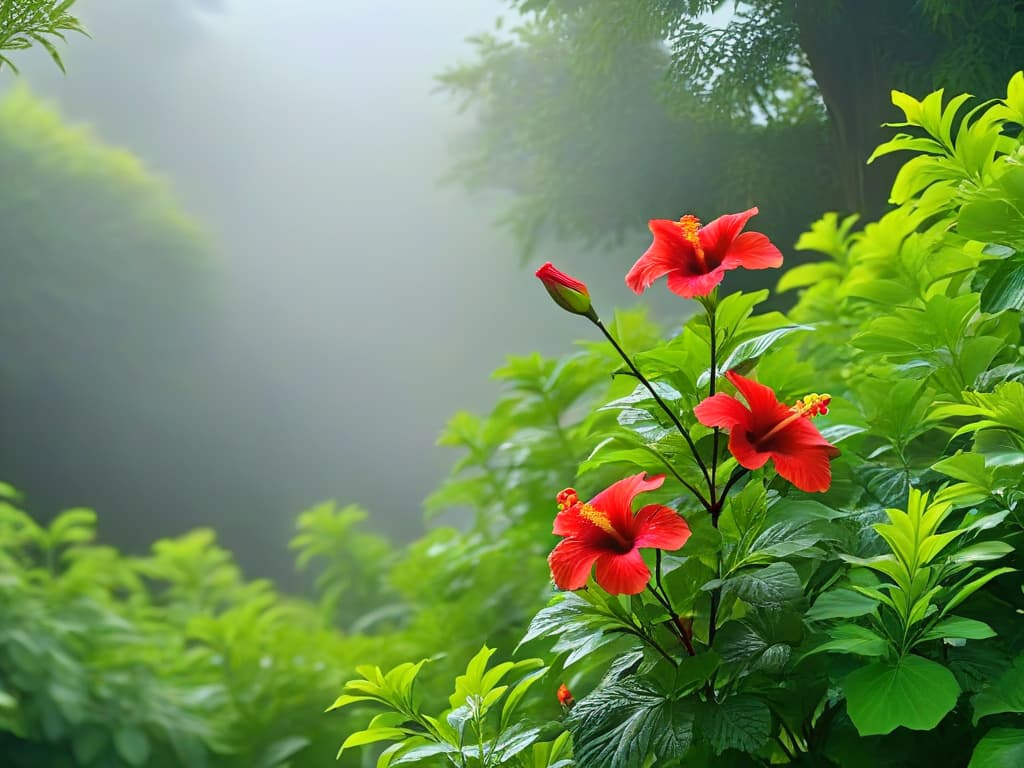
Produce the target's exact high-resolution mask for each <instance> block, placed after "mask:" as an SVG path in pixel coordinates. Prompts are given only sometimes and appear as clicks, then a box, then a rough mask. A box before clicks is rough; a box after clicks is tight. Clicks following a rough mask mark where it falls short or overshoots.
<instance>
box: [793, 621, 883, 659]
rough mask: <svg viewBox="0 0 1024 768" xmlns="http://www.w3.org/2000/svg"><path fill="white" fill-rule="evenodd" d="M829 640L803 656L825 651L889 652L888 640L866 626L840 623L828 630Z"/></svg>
mask: <svg viewBox="0 0 1024 768" xmlns="http://www.w3.org/2000/svg"><path fill="white" fill-rule="evenodd" d="M828 636H829V638H831V639H829V640H827V641H826V642H824V643H822V644H821V645H816V646H815V647H814V648H812V649H811V650H809V651H808V652H807V653H805V654H804V656H805V657H807V656H812V655H814V654H817V653H825V652H826V651H834V652H836V653H852V654H856V655H858V656H884V655H885V654H886V653H888V652H889V641H888V640H886V639H885V638H884V637H882V636H880V635H879V634H878V633H876V632H873V631H872V630H870V629H868V628H867V627H861V626H859V625H857V624H840V625H839V626H836V627H832V628H831V629H829V630H828Z"/></svg>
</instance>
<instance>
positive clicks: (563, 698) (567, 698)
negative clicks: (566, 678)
mask: <svg viewBox="0 0 1024 768" xmlns="http://www.w3.org/2000/svg"><path fill="white" fill-rule="evenodd" d="M558 703H559V704H561V705H562V708H563V709H571V708H572V705H573V704H575V703H576V699H574V698H573V697H572V694H571V693H569V687H568V686H567V685H566V684H565V683H562V684H561V685H560V686H558Z"/></svg>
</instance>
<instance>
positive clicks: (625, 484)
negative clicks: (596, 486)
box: [590, 472, 665, 538]
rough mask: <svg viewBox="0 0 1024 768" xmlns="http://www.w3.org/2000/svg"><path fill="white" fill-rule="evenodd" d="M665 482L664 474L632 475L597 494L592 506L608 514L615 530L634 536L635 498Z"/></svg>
mask: <svg viewBox="0 0 1024 768" xmlns="http://www.w3.org/2000/svg"><path fill="white" fill-rule="evenodd" d="M664 482H665V476H664V475H654V476H653V477H650V478H648V477H647V473H646V472H641V473H639V474H637V475H631V476H630V477H626V478H623V479H622V480H619V481H618V482H616V483H612V484H611V485H609V486H608V487H607V488H605V489H604V490H603V491H601V492H600V493H599V494H597V496H595V497H594V498H593V499H591V500H590V506H592V507H593V508H594V509H597V510H600V511H601V512H604V513H605V514H606V515H608V521H609V522H610V523H611V524H612V527H613V528H615V530H617V531H619V532H620V533H622V534H623V535H625V536H627V537H629V538H632V535H633V499H635V498H636V496H637V494H639V493H643V492H644V491H653V490H654V489H655V488H660V487H661V484H662V483H664ZM605 535H607V534H605Z"/></svg>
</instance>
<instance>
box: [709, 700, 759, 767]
mask: <svg viewBox="0 0 1024 768" xmlns="http://www.w3.org/2000/svg"><path fill="white" fill-rule="evenodd" d="M771 724H772V718H771V713H770V712H769V710H768V705H767V704H765V703H764V702H763V701H761V700H760V699H755V698H754V697H752V696H745V695H739V696H730V697H729V698H727V699H725V700H724V701H722V702H720V703H714V702H709V703H706V704H704V705H703V706H701V707H700V709H698V710H697V721H696V727H697V730H698V732H699V733H700V734H701V736H702V737H704V738H705V739H707V741H708V742H710V744H711V746H712V748H713V749H714V750H715V754H718V755H720V754H722V753H723V752H724V751H725V750H727V749H738V750H740V751H742V752H756V751H757V750H758V749H760V748H761V747H762V746H763V745H764V743H765V742H766V741H768V737H769V736H770V735H771Z"/></svg>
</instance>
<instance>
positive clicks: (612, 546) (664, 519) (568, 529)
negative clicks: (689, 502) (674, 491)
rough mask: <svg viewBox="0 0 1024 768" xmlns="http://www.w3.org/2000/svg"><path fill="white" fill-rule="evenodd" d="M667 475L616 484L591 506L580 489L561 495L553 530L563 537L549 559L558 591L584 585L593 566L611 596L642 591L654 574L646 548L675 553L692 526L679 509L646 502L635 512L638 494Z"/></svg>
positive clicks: (650, 487)
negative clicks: (643, 553) (582, 498)
mask: <svg viewBox="0 0 1024 768" xmlns="http://www.w3.org/2000/svg"><path fill="white" fill-rule="evenodd" d="M664 481H665V476H664V475H657V476H655V477H651V478H649V479H648V478H647V477H646V475H645V473H643V472H641V473H640V474H638V475H633V476H632V477H627V478H625V479H623V480H619V481H618V482H617V483H613V484H612V485H610V486H609V487H608V488H606V489H605V490H603V491H601V493H599V494H597V496H595V497H594V498H593V499H591V500H590V502H588V503H586V504H583V503H581V502H580V500H579V497H577V495H576V491H574V490H573V489H572V488H566V489H565V490H564V491H562V492H561V493H560V494H558V508H559V509H560V510H561V511H560V512H559V513H558V516H557V517H555V527H554V532H555V534H557V535H558V536H564V537H565V538H564V539H563V540H562V541H560V542H559V543H558V546H556V547H555V548H554V550H553V551H552V552H551V554H550V555H549V556H548V564H549V565H550V566H551V576H552V577H553V578H554V580H555V584H557V585H558V588H559V589H579V588H581V587H583V586H585V585H586V583H587V577H588V576H589V575H590V568H591V566H594V565H595V563H596V570H595V573H594V578H595V579H596V580H597V583H598V584H600V585H601V587H602V588H603V589H604V590H605V591H606V592H608V594H611V595H635V594H637V593H639V592H643V591H644V588H645V587H646V586H647V582H648V581H650V579H651V572H650V570H649V569H648V568H647V564H646V563H644V559H643V558H642V557H641V556H640V549H641V548H642V547H653V548H656V549H666V550H676V549H679V548H680V547H681V546H683V544H685V543H686V540H687V539H688V538H690V526H688V525H687V524H686V521H685V520H683V518H681V517H680V516H679V515H678V514H677V513H676V512H675V510H672V509H669V508H668V507H663V506H661V505H660V504H648V505H647V506H646V507H644V508H643V509H641V510H640V511H639V512H637V513H636V514H633V499H634V498H636V496H637V494H640V493H644V492H645V491H653V490H654V489H655V488H660V487H661V484H662V483H663V482H664Z"/></svg>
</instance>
